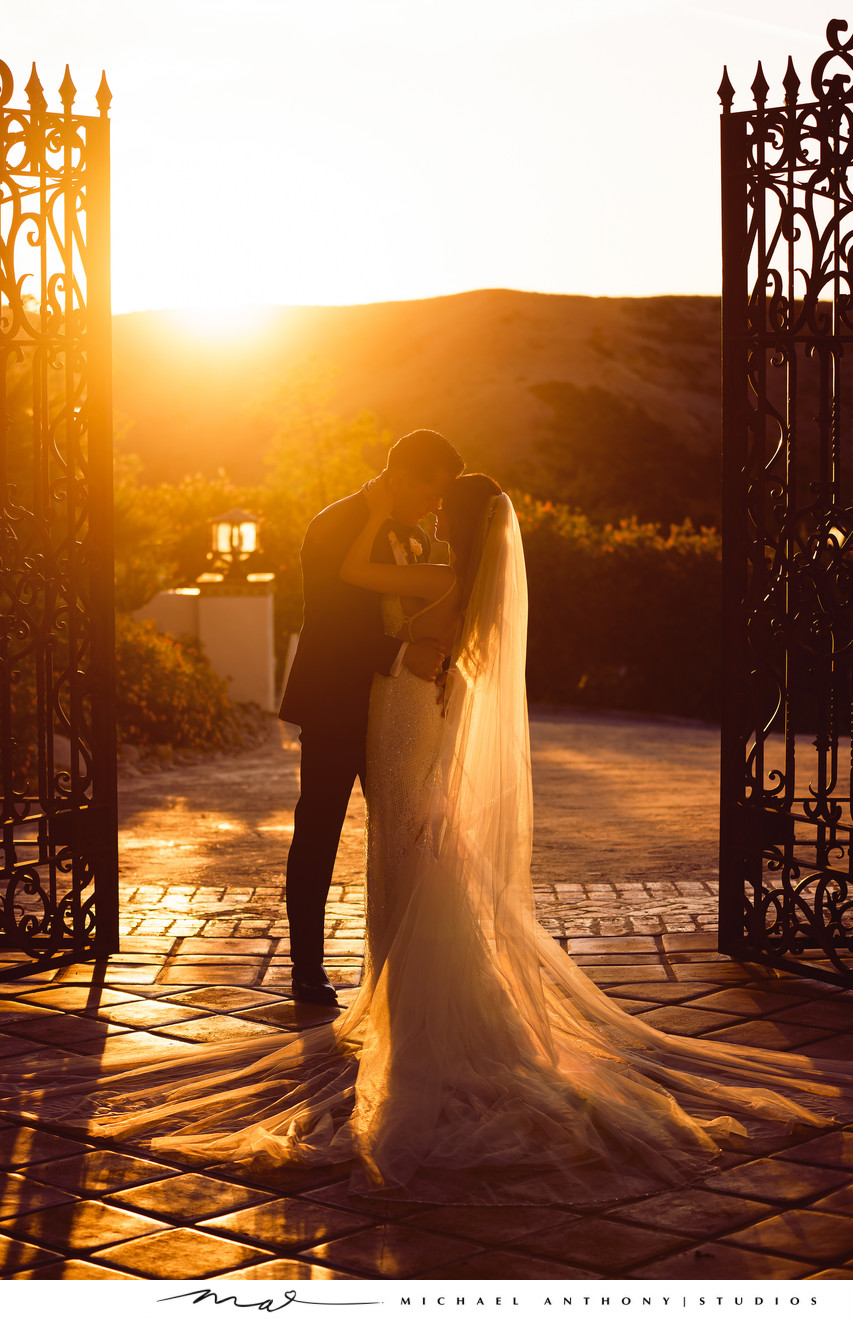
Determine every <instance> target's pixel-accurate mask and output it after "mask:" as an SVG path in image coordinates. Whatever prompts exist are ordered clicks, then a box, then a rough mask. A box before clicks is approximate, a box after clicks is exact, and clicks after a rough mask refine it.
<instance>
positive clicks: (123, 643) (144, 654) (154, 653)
mask: <svg viewBox="0 0 853 1321" xmlns="http://www.w3.org/2000/svg"><path fill="white" fill-rule="evenodd" d="M231 715H232V706H231V703H230V702H229V700H228V696H227V685H226V682H225V680H224V679H220V678H219V676H218V675H216V674H215V673H214V672H213V670H212V669H211V667H210V662H209V661H208V660H207V657H206V656H205V654H204V651H203V650H202V647H201V644H200V643H199V642H198V641H197V639H195V638H182V639H175V638H173V637H170V636H169V635H168V634H164V633H158V632H157V630H156V629H155V628H154V625H153V624H152V623H150V622H149V621H146V622H144V623H137V622H136V621H135V620H132V619H128V618H122V617H119V619H118V620H117V621H116V724H117V726H118V739H119V742H120V743H122V742H126V743H134V744H140V745H144V744H157V743H170V744H172V745H173V746H174V747H199V746H202V745H205V744H221V743H223V742H225V736H224V727H225V724H226V722H227V721H228V720H229V718H230V717H231Z"/></svg>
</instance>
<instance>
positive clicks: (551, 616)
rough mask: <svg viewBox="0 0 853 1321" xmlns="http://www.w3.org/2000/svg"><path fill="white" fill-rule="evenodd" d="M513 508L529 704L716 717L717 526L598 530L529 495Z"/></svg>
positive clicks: (631, 523) (633, 525) (631, 524)
mask: <svg viewBox="0 0 853 1321" xmlns="http://www.w3.org/2000/svg"><path fill="white" fill-rule="evenodd" d="M515 504H516V508H517V510H518V515H519V522H520V524H521V529H522V535H523V538H524V548H525V556H526V560H527V575H528V583H529V591H530V632H529V644H528V666H527V678H528V691H529V695H530V699H531V701H538V702H548V703H554V704H565V703H568V704H571V705H575V706H590V707H611V708H617V709H623V710H636V711H649V712H658V713H661V714H672V715H679V716H689V717H697V718H700V719H705V720H714V719H716V718H718V716H719V689H720V655H719V652H720V645H719V637H720V538H719V536H718V534H717V533H716V532H714V531H713V530H709V529H706V528H703V529H701V530H699V531H697V530H696V529H695V528H693V526H692V525H691V524H690V523H684V524H683V525H682V526H681V527H672V528H670V530H669V532H668V533H664V532H661V530H660V529H659V528H658V527H657V526H656V525H655V524H644V523H640V522H638V521H637V520H636V519H626V520H623V521H622V522H620V523H619V524H618V525H615V526H614V525H612V524H608V525H606V526H605V527H596V526H595V525H594V524H592V523H591V522H590V520H589V519H587V518H586V517H585V516H584V515H582V514H577V513H572V512H571V511H570V510H568V509H567V508H566V507H565V506H555V505H552V504H550V503H549V502H542V501H537V500H533V499H531V497H530V496H520V497H517V498H516V500H515Z"/></svg>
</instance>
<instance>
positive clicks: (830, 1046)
mask: <svg viewBox="0 0 853 1321" xmlns="http://www.w3.org/2000/svg"><path fill="white" fill-rule="evenodd" d="M807 1053H808V1056H809V1058H810V1059H813V1060H841V1061H842V1063H844V1064H846V1065H848V1066H849V1064H850V1061H851V1059H853V1033H849V1032H848V1033H847V1034H846V1035H845V1034H842V1035H840V1036H836V1035H835V1034H834V1033H833V1035H832V1036H830V1037H825V1038H824V1040H823V1041H814V1042H812V1041H810V1042H809V1047H808V1052H807Z"/></svg>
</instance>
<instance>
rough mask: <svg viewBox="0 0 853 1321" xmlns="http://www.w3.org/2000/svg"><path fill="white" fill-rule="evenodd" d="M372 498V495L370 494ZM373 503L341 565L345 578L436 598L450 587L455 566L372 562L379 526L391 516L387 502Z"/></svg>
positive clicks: (400, 593) (370, 586) (376, 589)
mask: <svg viewBox="0 0 853 1321" xmlns="http://www.w3.org/2000/svg"><path fill="white" fill-rule="evenodd" d="M368 499H369V497H368ZM369 503H370V505H371V509H370V514H369V516H368V519H367V522H366V523H365V525H364V527H363V528H362V530H361V532H359V534H358V536H357V537H356V539H355V541H354V542H353V543H352V545H351V546H350V548H349V550H348V551H347V554H346V556H345V558H344V562H343V564H342V565H341V569H340V574H341V577H342V578H343V580H344V582H347V583H353V584H354V586H356V587H366V588H367V590H368V591H370V592H381V593H383V594H386V593H387V594H388V595H391V596H416V597H419V598H420V599H421V600H423V601H435V600H437V599H438V597H440V596H441V595H442V594H443V593H444V592H446V591H447V589H448V588H449V587H450V585H451V583H452V581H453V570H452V569H451V568H450V566H449V565H448V564H372V563H371V560H370V555H371V552H372V550H373V543H374V541H375V540H376V537H377V534H378V533H379V529H380V528H381V527H382V525H383V523H385V522H387V519H388V507H387V503H383V504H378V503H374V501H371V500H370V499H369Z"/></svg>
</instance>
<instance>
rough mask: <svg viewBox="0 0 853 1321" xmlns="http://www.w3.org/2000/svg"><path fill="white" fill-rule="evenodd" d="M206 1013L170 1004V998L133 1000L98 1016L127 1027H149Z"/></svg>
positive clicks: (184, 1020) (201, 1010)
mask: <svg viewBox="0 0 853 1321" xmlns="http://www.w3.org/2000/svg"><path fill="white" fill-rule="evenodd" d="M206 1013H207V1011H206V1010H205V1009H194V1008H193V1007H192V1006H191V1005H176V1004H172V1002H171V1001H170V1000H135V1001H134V1002H133V1004H129V1005H116V1006H115V1007H114V1008H109V1009H105V1010H103V1012H102V1013H101V1014H99V1015H98V1017H99V1018H106V1019H109V1021H110V1022H111V1023H121V1024H123V1025H124V1026H127V1027H141V1028H148V1029H151V1028H156V1027H163V1026H164V1025H165V1024H167V1023H188V1022H189V1021H190V1019H193V1018H203V1017H204V1016H205V1014H206Z"/></svg>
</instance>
